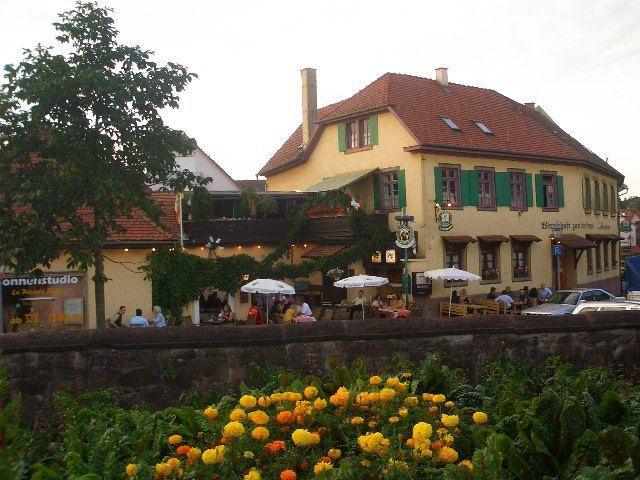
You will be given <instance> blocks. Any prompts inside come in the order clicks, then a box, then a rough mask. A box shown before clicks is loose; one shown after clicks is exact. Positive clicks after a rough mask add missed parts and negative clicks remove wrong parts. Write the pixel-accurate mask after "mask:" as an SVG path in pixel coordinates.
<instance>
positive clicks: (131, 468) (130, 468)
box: [124, 463, 138, 477]
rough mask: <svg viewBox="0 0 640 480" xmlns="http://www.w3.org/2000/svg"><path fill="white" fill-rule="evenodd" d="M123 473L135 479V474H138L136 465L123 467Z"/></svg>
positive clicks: (131, 464)
mask: <svg viewBox="0 0 640 480" xmlns="http://www.w3.org/2000/svg"><path fill="white" fill-rule="evenodd" d="M124 471H125V472H126V474H127V475H129V476H130V477H135V476H136V473H138V465H136V464H135V463H130V464H129V465H127V466H126V467H125V469H124Z"/></svg>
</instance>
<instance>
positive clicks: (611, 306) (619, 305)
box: [571, 301, 640, 315]
mask: <svg viewBox="0 0 640 480" xmlns="http://www.w3.org/2000/svg"><path fill="white" fill-rule="evenodd" d="M626 310H640V302H629V301H626V302H611V301H609V302H582V303H580V304H579V305H578V306H576V308H575V309H574V310H573V312H571V313H573V314H574V315H575V314H578V313H587V312H615V311H618V312H620V311H626Z"/></svg>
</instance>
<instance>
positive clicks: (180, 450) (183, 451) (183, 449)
mask: <svg viewBox="0 0 640 480" xmlns="http://www.w3.org/2000/svg"><path fill="white" fill-rule="evenodd" d="M189 450H191V447H190V446H189V445H180V446H179V447H178V449H177V450H176V454H177V455H186V454H188V453H189Z"/></svg>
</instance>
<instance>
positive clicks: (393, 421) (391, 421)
mask: <svg viewBox="0 0 640 480" xmlns="http://www.w3.org/2000/svg"><path fill="white" fill-rule="evenodd" d="M399 420H400V419H399V418H398V417H389V423H398V421H399Z"/></svg>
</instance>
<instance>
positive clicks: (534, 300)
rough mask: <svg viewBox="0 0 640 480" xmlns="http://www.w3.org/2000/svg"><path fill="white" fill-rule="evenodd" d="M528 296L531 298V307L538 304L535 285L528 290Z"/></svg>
mask: <svg viewBox="0 0 640 480" xmlns="http://www.w3.org/2000/svg"><path fill="white" fill-rule="evenodd" d="M529 298H530V299H531V306H532V307H535V306H536V305H538V289H537V288H536V287H531V290H529Z"/></svg>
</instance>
